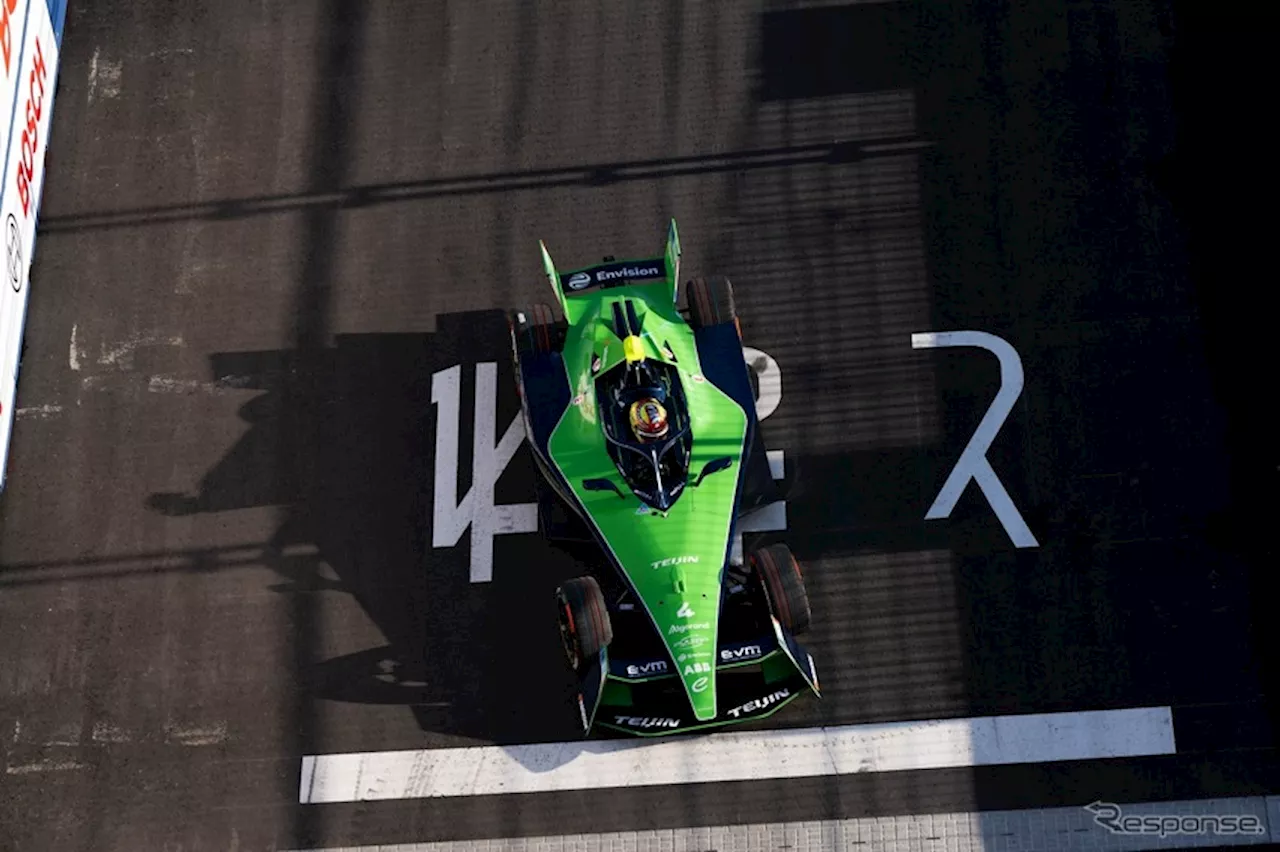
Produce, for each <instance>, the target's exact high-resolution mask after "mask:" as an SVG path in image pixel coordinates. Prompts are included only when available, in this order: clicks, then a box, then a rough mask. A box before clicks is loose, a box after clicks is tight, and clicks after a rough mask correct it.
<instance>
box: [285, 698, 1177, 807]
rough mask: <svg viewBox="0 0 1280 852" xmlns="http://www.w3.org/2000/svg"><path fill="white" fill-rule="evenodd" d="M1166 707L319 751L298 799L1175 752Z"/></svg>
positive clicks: (479, 792) (538, 789) (307, 766)
mask: <svg viewBox="0 0 1280 852" xmlns="http://www.w3.org/2000/svg"><path fill="white" fill-rule="evenodd" d="M1175 752H1176V749H1175V746H1174V737H1173V715H1172V711H1171V710H1170V708H1168V707H1138V708H1132V709H1126V710H1096V711H1086V712H1074V713H1044V714H1036V715H1019V716H987V717H980V718H972V719H938V720H930V721H923V722H892V723H887V724H881V725H845V726H840V727H831V728H798V729H792V730H778V731H748V732H738V733H721V734H715V735H710V736H692V737H674V738H669V739H661V740H589V741H582V742H564V743H545V744H540V745H517V746H505V747H504V746H475V747H470V748H447V749H417V750H413V751H386V752H357V753H352V754H325V755H314V756H308V757H304V758H303V759H302V777H301V786H300V790H299V801H300V802H301V803H302V804H325V803H335V802H359V801H372V800H379V799H422V798H439V797H450V796H487V795H495V794H506V793H542V792H551V791H562V790H586V789H597V788H608V787H648V786H660V785H666V784H691V783H711V782H716V781H742V780H760V779H766V778H804V777H814V776H824V775H847V774H852V773H858V772H895V771H902V770H914V769H943V768H948V767H960V766H992V765H999V764H1014V763H1047V762H1052V761H1062V760H1096V759H1100V758H1119V757H1138V756H1146V755H1159V754H1174V753H1175Z"/></svg>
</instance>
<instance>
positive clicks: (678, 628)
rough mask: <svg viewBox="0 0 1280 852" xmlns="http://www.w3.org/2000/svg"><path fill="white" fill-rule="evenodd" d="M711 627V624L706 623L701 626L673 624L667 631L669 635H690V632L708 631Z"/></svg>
mask: <svg viewBox="0 0 1280 852" xmlns="http://www.w3.org/2000/svg"><path fill="white" fill-rule="evenodd" d="M709 627H711V624H710V623H709V622H705V621H704V622H703V623H701V624H673V625H671V629H670V630H668V631H667V634H668V635H670V634H672V633H688V632H689V631H690V630H706V629H708V628H709Z"/></svg>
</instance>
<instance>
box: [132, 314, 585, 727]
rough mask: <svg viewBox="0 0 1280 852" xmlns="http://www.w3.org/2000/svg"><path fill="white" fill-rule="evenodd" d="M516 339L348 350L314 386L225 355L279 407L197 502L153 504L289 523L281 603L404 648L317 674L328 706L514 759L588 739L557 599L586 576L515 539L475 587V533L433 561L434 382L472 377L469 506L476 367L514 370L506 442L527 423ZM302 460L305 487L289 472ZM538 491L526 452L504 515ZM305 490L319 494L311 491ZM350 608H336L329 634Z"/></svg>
mask: <svg viewBox="0 0 1280 852" xmlns="http://www.w3.org/2000/svg"><path fill="white" fill-rule="evenodd" d="M507 341H508V335H507V327H506V320H505V316H504V314H503V313H502V312H501V311H479V312H469V313H462V314H454V315H448V316H441V317H439V318H438V331H437V332H435V333H433V334H362V335H339V336H338V337H337V338H336V340H335V345H334V346H332V347H331V348H329V349H328V350H327V351H326V352H325V354H324V357H323V358H322V359H320V360H319V361H318V362H317V363H318V366H317V367H313V368H311V369H313V370H315V371H317V372H318V375H311V376H303V375H301V374H300V371H299V369H298V364H297V361H296V358H295V357H294V355H293V353H290V352H247V353H226V354H218V355H214V356H213V357H212V359H211V361H212V364H211V367H212V372H213V374H214V378H215V379H222V380H225V381H228V382H231V383H233V384H234V385H235V386H236V387H248V388H254V389H259V390H262V391H265V393H264V394H262V395H261V396H259V397H256V398H255V399H253V400H252V401H250V402H249V403H247V404H246V405H245V406H243V408H242V409H241V412H240V414H241V416H242V417H243V418H244V419H245V420H246V421H247V422H248V423H249V427H250V428H249V430H248V431H247V432H246V433H245V435H244V436H243V437H242V438H241V440H240V441H239V442H238V443H237V444H236V445H235V446H234V447H233V448H232V449H231V450H230V451H229V452H228V453H227V454H226V455H225V456H224V457H223V459H222V460H221V461H220V462H219V463H218V464H217V465H215V466H214V467H213V468H212V469H211V470H210V471H209V472H208V473H207V474H206V475H205V476H204V477H203V479H202V481H201V482H200V483H199V486H198V488H197V489H196V490H195V491H194V493H191V494H153V495H152V496H151V497H150V498H149V504H150V506H151V508H152V509H154V510H155V511H158V512H161V513H164V514H179V515H185V514H194V513H206V512H221V511H228V510H232V509H238V508H246V507H250V506H269V505H280V506H284V507H287V509H286V511H285V515H284V521H283V522H282V523H281V525H280V527H279V528H278V529H277V530H276V533H275V535H274V537H273V539H272V541H271V542H270V545H269V547H268V553H267V555H266V562H267V564H268V565H269V566H270V567H272V568H273V569H274V570H275V571H276V572H277V573H278V574H280V576H281V577H282V578H283V581H284V582H282V583H279V584H276V585H275V586H274V587H273V588H274V589H275V590H276V591H279V592H281V593H282V594H312V593H315V592H317V591H329V592H340V593H348V594H350V595H351V596H353V597H354V598H355V600H356V601H357V602H358V603H359V605H360V607H361V608H362V609H363V611H364V613H365V614H367V616H368V617H369V619H371V620H372V621H373V623H374V624H375V625H376V626H377V628H378V630H379V631H380V632H381V633H382V635H383V636H384V637H385V638H386V645H385V646H383V647H376V648H364V649H359V650H356V651H354V652H352V653H349V654H344V655H342V656H339V657H337V658H333V659H323V660H320V659H317V660H315V662H314V665H313V666H312V667H311V670H310V671H309V672H305V673H302V677H303V682H304V684H305V685H306V688H307V689H308V690H309V692H310V693H311V697H312V699H313V700H317V701H343V702H357V703H362V704H370V705H388V704H390V705H404V706H405V707H408V708H410V709H411V710H412V712H413V713H414V715H415V717H416V719H417V722H418V725H419V726H420V727H421V728H422V729H423V730H424V731H430V732H436V733H445V734H453V735H461V736H468V737H477V738H483V739H486V740H490V741H494V742H499V743H501V742H536V741H546V740H562V739H573V738H575V736H580V732H579V731H578V729H577V725H576V720H577V715H578V714H577V709H576V706H575V702H574V701H573V698H572V695H573V689H572V680H571V677H570V675H569V672H568V670H567V668H566V667H565V665H564V664H563V657H562V654H561V651H560V646H559V639H558V635H557V632H556V628H555V621H554V618H553V610H552V608H551V590H552V589H554V588H555V585H556V583H557V582H558V580H559V579H560V578H562V577H566V576H573V575H575V574H578V573H581V568H580V566H578V565H576V564H575V561H574V559H573V558H572V557H571V556H569V555H568V554H566V553H563V552H559V551H554V550H552V549H551V548H549V547H547V546H546V545H545V544H542V543H540V542H539V543H538V544H537V546H536V548H534V547H531V543H532V542H533V541H534V537H533V536H527V535H514V536H498V537H495V539H494V551H495V552H494V564H495V565H496V566H498V570H497V573H496V575H495V578H494V580H493V581H492V582H487V583H472V582H471V580H470V561H471V560H470V547H469V544H468V542H469V536H468V534H467V533H466V532H464V533H463V534H462V536H461V538H460V539H459V541H458V542H457V544H456V545H455V546H452V547H447V548H433V546H432V530H431V526H432V511H433V506H432V504H433V494H432V491H433V481H434V479H435V476H434V467H433V465H434V448H435V433H436V406H434V405H433V403H432V381H433V376H434V374H435V373H437V372H439V371H442V370H447V369H449V368H450V367H453V366H455V365H458V364H461V365H462V370H463V374H462V381H461V404H460V406H459V408H460V411H461V418H460V419H461V423H460V430H459V431H460V434H461V440H460V441H459V464H458V469H459V475H458V497H459V499H460V500H462V499H465V495H466V493H467V491H468V488H469V486H470V479H471V474H470V471H471V460H470V455H471V441H470V439H469V436H470V433H471V429H470V427H469V422H470V420H471V419H472V416H471V411H472V410H473V404H472V397H473V395H474V392H473V388H474V381H473V380H472V376H473V374H474V364H476V363H478V362H493V363H495V364H496V365H497V374H498V380H497V421H498V424H499V425H498V429H499V434H501V432H502V431H504V430H505V428H506V427H507V425H508V424H510V423H511V422H512V420H513V419H514V418H515V416H516V414H517V413H518V409H519V406H518V400H517V397H516V395H515V393H514V390H513V385H512V378H511V362H510V355H509V349H508V343H507ZM289 405H294V406H298V405H301V406H305V407H304V409H303V410H305V411H307V412H308V413H309V416H311V417H313V418H316V419H318V420H319V422H318V423H315V422H313V423H311V424H309V426H308V429H307V430H305V431H306V433H307V434H308V435H314V436H315V437H314V438H310V437H305V436H299V435H296V434H291V432H292V431H293V429H291V427H290V426H289V425H287V424H291V423H293V422H295V421H294V418H295V417H296V416H297V415H296V412H294V413H291V412H289V411H287V410H285V407H286V406H289ZM298 431H299V432H301V431H304V430H298ZM299 443H301V444H302V446H301V447H299V446H298V444H299ZM308 445H309V446H308ZM299 449H301V450H302V452H301V454H300V461H299V462H298V464H304V465H307V466H309V468H310V471H309V472H308V473H307V475H305V476H300V475H297V474H298V471H297V470H296V469H291V467H290V464H289V463H288V462H287V461H286V459H291V458H293V457H294V456H297V455H299V453H298V452H297V451H298V450H299ZM533 475H534V469H533V464H532V460H531V459H530V458H529V457H528V454H527V451H526V450H521V451H519V452H517V454H516V457H515V458H514V459H513V460H512V462H511V464H510V465H509V466H508V468H507V470H506V472H505V474H504V475H503V476H502V477H501V478H500V479H499V480H498V483H497V489H496V502H497V503H499V504H504V503H508V502H519V501H521V500H528V499H529V498H528V497H527V496H524V497H519V496H516V497H514V498H512V497H511V496H509V495H528V494H530V493H532V483H533V480H532V477H533ZM304 481H305V482H312V483H315V485H314V486H313V487H311V488H309V489H307V490H306V492H305V493H303V490H302V489H301V488H300V487H299V485H298V483H300V482H304ZM299 553H302V554H307V555H299ZM341 610H342V605H341V603H340V602H336V603H335V602H334V601H326V602H324V603H322V604H320V605H318V606H317V612H318V613H320V615H318V618H319V623H320V625H321V630H324V629H325V625H326V623H327V624H328V625H329V626H330V627H332V626H333V623H334V622H333V613H336V612H341ZM346 617H347V618H350V615H349V614H348V615H347V616H346Z"/></svg>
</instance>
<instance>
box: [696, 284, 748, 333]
mask: <svg viewBox="0 0 1280 852" xmlns="http://www.w3.org/2000/svg"><path fill="white" fill-rule="evenodd" d="M685 301H686V302H687V303H688V305H689V325H691V326H693V327H694V328H709V327H711V326H716V325H723V324H724V323H730V322H731V323H734V324H735V325H736V324H737V322H738V314H737V312H736V311H735V310H734V306H733V285H732V284H730V283H729V279H728V278H725V277H724V276H723V275H713V276H711V277H710V278H694V279H693V280H692V281H690V282H689V283H688V284H686V285H685Z"/></svg>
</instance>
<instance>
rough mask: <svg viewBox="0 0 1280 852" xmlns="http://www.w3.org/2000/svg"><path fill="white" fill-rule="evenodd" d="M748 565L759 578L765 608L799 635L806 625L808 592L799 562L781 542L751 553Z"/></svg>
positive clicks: (808, 616) (807, 625)
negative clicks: (765, 603) (765, 604)
mask: <svg viewBox="0 0 1280 852" xmlns="http://www.w3.org/2000/svg"><path fill="white" fill-rule="evenodd" d="M751 567H752V569H753V570H754V572H755V575H756V577H757V578H758V579H759V581H760V590H761V591H762V592H763V593H764V596H765V601H766V602H767V603H768V604H769V610H770V612H772V613H773V615H774V617H775V618H777V619H778V623H779V624H781V625H782V626H783V627H785V628H786V629H787V630H789V631H791V633H792V634H794V635H796V636H799V635H800V634H802V633H804V632H805V631H806V630H808V629H809V620H810V617H811V614H810V612H809V593H808V592H807V591H805V588H804V575H803V574H802V573H801V572H800V563H799V562H797V561H796V558H795V556H794V555H793V554H792V553H791V548H789V547H787V546H786V545H785V544H771V545H769V546H768V547H765V548H762V549H761V550H757V551H755V552H754V553H752V554H751Z"/></svg>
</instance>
